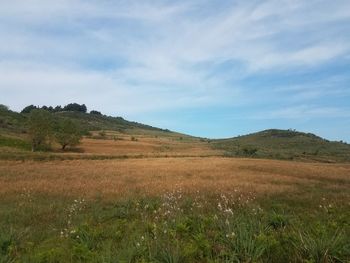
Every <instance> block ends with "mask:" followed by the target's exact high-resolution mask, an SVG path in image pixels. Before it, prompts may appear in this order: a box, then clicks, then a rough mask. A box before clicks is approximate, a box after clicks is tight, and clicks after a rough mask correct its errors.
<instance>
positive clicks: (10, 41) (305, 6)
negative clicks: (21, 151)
mask: <svg viewBox="0 0 350 263" xmlns="http://www.w3.org/2000/svg"><path fill="white" fill-rule="evenodd" d="M229 3H230V2H227V3H226V7H225V8H219V7H217V8H214V7H216V6H217V5H220V4H218V2H216V1H213V2H211V1H197V0H194V1H190V2H186V3H184V2H182V1H178V2H176V1H171V2H164V1H117V2H116V1H97V0H90V1H83V0H73V1H70V0H69V1H68V0H58V1H54V2H53V1H44V0H27V1H20V0H11V1H9V0H4V1H2V3H1V8H0V22H1V23H0V40H1V41H0V63H1V64H0V69H1V71H0V91H1V93H2V94H3V95H2V99H4V100H6V103H8V104H10V105H13V104H14V105H16V106H15V107H17V108H19V107H22V106H24V105H25V104H28V103H32V102H33V103H42V104H44V103H46V104H49V103H52V104H57V103H62V104H63V103H65V102H66V101H72V100H78V101H81V102H84V103H89V104H90V103H91V105H94V106H95V107H99V108H101V109H102V110H105V111H107V112H109V113H111V114H112V113H113V112H121V113H123V112H124V113H130V112H134V113H136V112H144V111H157V110H163V109H170V108H177V107H204V106H208V105H225V104H232V103H239V102H238V100H239V99H241V98H242V94H243V93H244V89H243V88H242V87H241V85H240V84H239V79H240V78H243V77H246V76H252V75H254V74H256V73H260V72H261V71H263V72H279V71H281V70H284V71H285V70H288V69H290V68H295V67H298V68H310V67H311V68H312V67H315V66H317V65H321V64H324V63H327V62H328V61H330V60H332V59H339V58H341V57H343V56H344V57H345V56H349V55H348V54H349V50H350V44H349V43H350V34H339V33H342V32H343V33H349V32H345V30H348V29H346V28H345V29H344V26H343V24H344V23H345V21H346V22H349V20H350V13H349V11H348V10H350V6H349V2H348V1H332V2H329V1H307V2H306V1H282V3H281V1H274V0H271V1H264V2H263V3H260V2H258V1H253V2H252V1H236V2H233V4H229ZM210 8H212V10H210ZM204 9H205V12H204V11H203V10H204ZM208 10H209V11H208ZM227 61H230V62H232V63H231V64H232V68H233V69H230V68H229V67H230V66H225V68H224V70H217V67H219V66H220V65H221V64H224V63H225V62H227ZM99 63H102V64H103V63H106V64H108V63H110V64H111V65H110V66H108V65H107V66H106V67H105V66H103V65H102V66H101V65H99ZM201 65H205V66H201ZM226 71H228V72H226ZM232 75H233V76H232ZM232 78H235V80H237V83H236V82H233V83H230V82H229V79H232ZM96 89H97V90H98V91H99V93H98V94H97V95H96ZM38 94H40V97H39V96H38ZM249 95H250V96H254V94H249Z"/></svg>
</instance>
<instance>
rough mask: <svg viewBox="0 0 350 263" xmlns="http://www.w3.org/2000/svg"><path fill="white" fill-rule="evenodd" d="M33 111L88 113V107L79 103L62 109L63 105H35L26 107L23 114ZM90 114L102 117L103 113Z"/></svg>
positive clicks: (93, 112) (92, 112) (94, 111)
mask: <svg viewBox="0 0 350 263" xmlns="http://www.w3.org/2000/svg"><path fill="white" fill-rule="evenodd" d="M32 110H45V111H48V112H62V111H74V112H82V113H86V112H87V107H86V105H85V104H78V103H69V104H67V105H66V106H64V107H62V106H61V105H58V106H56V107H52V106H45V105H44V106H42V107H39V106H35V105H29V106H27V107H25V108H24V109H23V110H22V111H21V113H30V112H31V111H32ZM90 114H96V115H102V114H101V112H99V111H96V110H92V111H90Z"/></svg>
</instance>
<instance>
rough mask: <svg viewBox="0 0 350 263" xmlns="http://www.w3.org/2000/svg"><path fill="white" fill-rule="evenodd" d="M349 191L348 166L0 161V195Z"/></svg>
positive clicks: (177, 160) (250, 162) (169, 160)
mask: <svg viewBox="0 0 350 263" xmlns="http://www.w3.org/2000/svg"><path fill="white" fill-rule="evenodd" d="M319 184H324V185H327V186H329V187H331V188H333V189H335V190H342V191H343V192H344V191H346V189H349V186H350V165H344V164H342V165H341V164H316V163H298V162H287V161H275V160H253V159H233V158H218V157H207V158H148V159H125V160H103V161H101V160H100V161H92V160H73V161H52V162H34V161H26V162H16V161H0V196H4V195H12V194H17V193H20V192H23V189H27V190H30V191H31V192H33V193H43V194H50V195H61V196H66V195H68V196H77V195H79V196H82V197H86V198H89V197H95V196H103V197H105V198H107V197H122V196H126V195H135V194H141V195H157V194H160V193H163V192H165V191H170V190H173V189H174V188H178V187H181V188H182V189H183V190H184V191H188V192H196V191H208V192H232V191H234V190H235V189H238V190H239V191H245V192H254V193H258V194H259V193H261V194H269V193H278V192H293V191H294V190H295V189H296V188H297V187H299V186H300V185H308V186H313V185H315V186H316V185H319Z"/></svg>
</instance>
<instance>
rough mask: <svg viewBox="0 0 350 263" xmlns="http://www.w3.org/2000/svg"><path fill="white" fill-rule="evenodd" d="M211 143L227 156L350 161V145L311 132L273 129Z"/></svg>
mask: <svg viewBox="0 0 350 263" xmlns="http://www.w3.org/2000/svg"><path fill="white" fill-rule="evenodd" d="M212 145H213V147H214V148H216V149H221V150H224V151H225V152H226V155H228V156H250V157H260V158H272V159H291V160H293V159H299V160H304V159H307V160H315V161H322V162H336V161H350V145H349V144H346V143H343V142H332V141H328V140H326V139H323V138H321V137H319V136H316V135H315V134H312V133H304V132H298V131H295V130H278V129H270V130H264V131H261V132H257V133H252V134H248V135H244V136H238V137H234V138H229V139H219V140H214V141H213V142H212Z"/></svg>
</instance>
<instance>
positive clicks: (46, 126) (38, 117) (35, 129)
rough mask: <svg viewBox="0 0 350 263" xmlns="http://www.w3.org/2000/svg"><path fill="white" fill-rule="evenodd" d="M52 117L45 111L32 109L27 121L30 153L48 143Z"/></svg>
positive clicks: (50, 134)
mask: <svg viewBox="0 0 350 263" xmlns="http://www.w3.org/2000/svg"><path fill="white" fill-rule="evenodd" d="M52 131H53V127H52V117H51V114H50V113H49V112H47V111H45V110H38V109H33V110H31V111H30V115H29V119H28V132H29V136H30V140H31V144H32V151H33V152H34V151H36V150H37V149H38V148H39V147H40V146H43V145H45V144H47V143H48V142H49V140H50V139H51V136H52V133H53V132H52Z"/></svg>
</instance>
